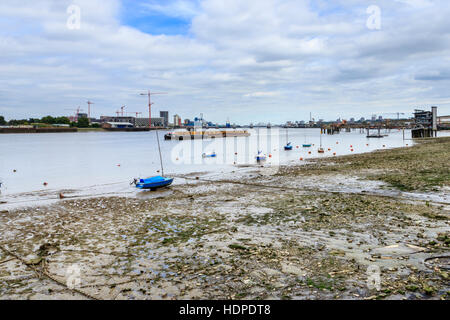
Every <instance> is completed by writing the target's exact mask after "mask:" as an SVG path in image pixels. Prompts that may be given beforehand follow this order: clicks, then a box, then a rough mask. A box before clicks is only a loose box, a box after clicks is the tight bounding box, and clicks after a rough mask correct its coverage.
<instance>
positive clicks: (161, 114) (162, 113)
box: [159, 111, 169, 127]
mask: <svg viewBox="0 0 450 320" xmlns="http://www.w3.org/2000/svg"><path fill="white" fill-rule="evenodd" d="M159 117H160V118H163V119H164V127H168V126H169V111H160V112H159Z"/></svg>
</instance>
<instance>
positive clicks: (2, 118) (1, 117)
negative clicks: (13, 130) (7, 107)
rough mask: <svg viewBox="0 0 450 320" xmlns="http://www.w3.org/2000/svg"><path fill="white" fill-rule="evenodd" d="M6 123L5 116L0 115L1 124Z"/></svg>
mask: <svg viewBox="0 0 450 320" xmlns="http://www.w3.org/2000/svg"><path fill="white" fill-rule="evenodd" d="M4 125H6V121H5V118H4V117H3V116H0V126H4Z"/></svg>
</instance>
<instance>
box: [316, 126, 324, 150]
mask: <svg viewBox="0 0 450 320" xmlns="http://www.w3.org/2000/svg"><path fill="white" fill-rule="evenodd" d="M317 152H318V153H325V150H324V149H323V148H322V131H320V147H319V149H318V150H317Z"/></svg>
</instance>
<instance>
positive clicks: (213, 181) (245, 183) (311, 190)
mask: <svg viewBox="0 0 450 320" xmlns="http://www.w3.org/2000/svg"><path fill="white" fill-rule="evenodd" d="M176 177H178V178H181V179H185V180H193V181H201V182H209V183H229V184H236V185H243V186H249V187H258V188H270V189H279V190H290V191H297V192H301V191H307V192H315V193H322V194H329V193H331V194H335V195H340V194H342V193H348V194H355V195H361V196H364V195H365V196H374V197H380V198H387V199H393V200H399V198H397V197H395V196H390V195H386V194H377V193H370V192H341V191H323V190H317V189H313V188H302V189H300V188H297V187H289V186H275V185H273V186H269V185H265V184H259V183H250V182H240V181H233V180H208V179H201V178H199V177H196V178H190V177H187V176H183V175H178V176H176ZM401 198H403V199H404V200H409V201H417V202H425V203H426V202H430V201H429V200H421V199H414V198H407V197H400V199H401ZM431 202H432V203H435V204H442V205H449V203H446V202H439V201H431Z"/></svg>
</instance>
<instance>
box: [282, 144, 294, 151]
mask: <svg viewBox="0 0 450 320" xmlns="http://www.w3.org/2000/svg"><path fill="white" fill-rule="evenodd" d="M284 150H286V151H289V150H292V144H291V143H290V142H288V144H287V145H285V146H284Z"/></svg>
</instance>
